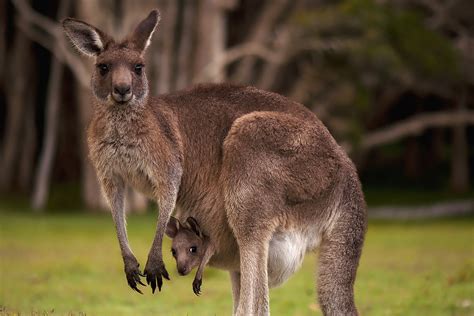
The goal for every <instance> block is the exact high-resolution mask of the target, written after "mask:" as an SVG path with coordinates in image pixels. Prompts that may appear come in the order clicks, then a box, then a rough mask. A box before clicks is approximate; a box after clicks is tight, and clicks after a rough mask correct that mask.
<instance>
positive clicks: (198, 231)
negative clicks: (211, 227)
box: [186, 217, 202, 238]
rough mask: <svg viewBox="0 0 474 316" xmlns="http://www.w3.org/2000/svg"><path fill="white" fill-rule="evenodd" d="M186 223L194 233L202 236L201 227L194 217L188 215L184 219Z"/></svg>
mask: <svg viewBox="0 0 474 316" xmlns="http://www.w3.org/2000/svg"><path fill="white" fill-rule="evenodd" d="M186 223H187V224H188V225H189V228H191V230H192V231H193V232H194V233H195V234H196V235H198V237H200V238H202V231H201V227H199V224H198V222H197V221H196V219H195V218H194V217H188V219H187V220H186Z"/></svg>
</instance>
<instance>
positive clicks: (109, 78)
mask: <svg viewBox="0 0 474 316" xmlns="http://www.w3.org/2000/svg"><path fill="white" fill-rule="evenodd" d="M159 19H160V14H159V12H158V10H153V11H152V12H151V13H150V14H149V15H148V16H147V17H146V18H145V19H144V20H143V21H141V22H140V23H139V24H138V26H137V27H136V28H135V29H134V30H133V31H132V32H131V33H130V34H129V35H128V36H127V37H125V38H124V39H123V40H121V41H116V40H114V39H113V38H112V37H110V36H109V35H108V34H106V33H105V32H103V31H101V30H100V29H98V28H96V27H94V26H92V25H90V24H88V23H86V22H83V21H80V20H76V19H73V18H66V19H65V20H63V22H62V24H63V28H64V30H65V33H66V35H67V36H68V37H69V39H70V40H71V41H72V43H73V44H74V45H75V46H76V48H77V49H78V50H79V51H80V52H82V53H84V54H85V55H87V56H90V57H92V58H93V59H94V63H95V69H94V70H93V74H92V80H91V85H92V94H93V96H94V97H93V101H92V102H93V107H94V114H93V117H92V120H91V122H90V124H89V127H88V137H87V142H88V147H89V156H90V159H91V161H92V163H93V165H94V166H95V169H96V172H97V176H98V178H99V182H100V183H101V187H102V190H103V193H104V195H105V196H106V198H107V201H108V203H109V205H110V208H111V212H112V218H113V220H114V223H115V227H116V231H117V238H118V241H119V245H120V251H121V254H122V258H123V262H124V270H125V276H126V279H127V282H128V284H129V286H130V287H131V288H132V289H133V290H135V291H137V292H140V293H141V290H140V288H138V285H140V284H143V283H142V282H141V278H140V277H141V276H144V277H146V281H147V283H148V284H149V285H150V286H151V289H152V292H153V293H154V292H155V289H156V287H158V290H159V291H161V288H162V285H163V278H165V279H168V280H169V276H168V272H167V270H166V268H165V265H164V263H163V255H162V241H163V237H164V234H165V230H166V227H167V224H168V222H169V220H170V216H171V215H172V213H173V212H174V214H175V215H176V216H177V217H179V218H188V217H190V216H192V217H194V218H198V219H199V220H200V226H201V228H202V229H203V231H205V232H207V233H208V234H209V239H210V240H212V241H213V248H214V255H213V256H212V258H211V259H210V261H209V264H211V265H213V266H216V267H218V268H221V269H225V270H227V271H229V273H230V279H231V283H232V294H233V295H232V296H233V299H234V314H236V315H268V314H269V312H270V310H269V294H268V292H269V290H268V288H269V284H270V282H269V281H271V282H274V283H275V284H276V283H278V282H282V281H283V280H284V279H285V278H286V277H287V275H289V274H291V273H292V272H293V271H294V270H295V268H296V267H297V266H298V264H299V263H300V262H301V260H302V257H303V256H304V253H305V252H307V251H313V250H314V249H316V247H318V246H319V249H320V251H319V273H318V280H317V284H318V297H319V302H320V306H321V309H322V310H323V313H324V314H325V315H357V309H356V306H355V303H354V290H353V285H354V281H355V278H356V271H357V267H358V263H359V258H360V255H361V251H362V246H363V241H364V236H365V231H366V226H367V216H366V206H365V201H364V196H363V193H362V190H361V185H360V181H359V179H358V176H357V172H356V169H355V167H354V165H353V163H352V162H351V160H350V159H349V158H348V157H347V155H346V154H345V152H344V151H343V150H342V149H341V148H340V147H339V146H338V145H337V143H336V141H335V140H334V138H333V137H332V136H331V135H330V133H329V131H328V130H327V129H326V127H325V126H324V125H323V123H322V122H321V121H320V120H319V119H318V118H317V117H316V116H315V114H314V113H312V112H311V111H310V110H308V109H307V108H305V107H304V106H303V105H301V104H299V103H297V102H294V101H291V100H289V99H287V98H285V97H283V96H281V95H278V94H275V93H271V92H266V91H262V90H259V89H256V88H253V87H247V86H236V85H231V84H204V85H198V86H196V87H194V88H190V89H187V90H184V91H178V92H174V93H170V94H164V95H160V96H157V97H155V96H150V95H149V88H148V82H147V77H146V72H145V61H144V54H145V51H146V48H147V47H148V45H149V44H150V41H151V38H152V35H153V33H154V31H155V29H156V27H157V25H158V23H159ZM126 184H127V185H130V186H132V187H134V188H135V189H137V190H139V191H141V192H143V193H145V194H146V195H148V196H149V197H150V198H152V199H154V200H155V201H157V203H158V205H159V212H158V220H157V224H156V233H155V236H154V239H153V242H152V245H151V249H150V252H149V254H148V259H147V262H146V264H145V269H144V270H143V274H142V273H141V271H140V269H139V262H138V260H137V259H136V257H135V255H134V254H133V252H132V250H131V248H130V245H129V242H128V238H127V231H126V225H125V213H124V189H125V185H126ZM272 262H278V264H275V266H274V267H272V265H271V263H272ZM281 267H287V268H288V269H289V271H288V272H287V271H283V270H282V271H277V272H276V273H275V272H274V271H273V270H272V269H274V270H275V269H276V270H281V269H280V268H281ZM275 275H277V276H278V275H279V276H280V277H279V278H274V277H273V276H275Z"/></svg>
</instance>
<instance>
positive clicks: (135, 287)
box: [132, 285, 143, 295]
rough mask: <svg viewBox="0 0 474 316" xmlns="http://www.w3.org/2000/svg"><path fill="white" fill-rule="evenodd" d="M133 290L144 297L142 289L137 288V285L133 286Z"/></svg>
mask: <svg viewBox="0 0 474 316" xmlns="http://www.w3.org/2000/svg"><path fill="white" fill-rule="evenodd" d="M132 289H133V290H135V291H137V292H138V293H140V294H142V295H143V292H142V291H140V289H139V288H137V286H136V285H135V286H132Z"/></svg>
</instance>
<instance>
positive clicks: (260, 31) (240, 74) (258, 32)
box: [234, 0, 288, 83]
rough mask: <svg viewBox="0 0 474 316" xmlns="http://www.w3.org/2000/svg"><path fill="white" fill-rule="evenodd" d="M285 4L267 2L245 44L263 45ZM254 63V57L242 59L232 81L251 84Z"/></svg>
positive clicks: (278, 1) (280, 1)
mask: <svg viewBox="0 0 474 316" xmlns="http://www.w3.org/2000/svg"><path fill="white" fill-rule="evenodd" d="M287 4H288V1H287V0H276V1H268V2H267V3H266V5H265V7H264V9H263V10H262V14H261V16H260V17H259V18H258V19H257V23H256V25H255V27H254V29H253V31H252V33H251V34H250V36H249V38H248V40H247V42H255V43H260V44H261V43H265V42H266V40H268V36H269V34H270V33H271V30H272V28H273V27H274V26H275V23H276V21H277V19H278V18H279V17H280V15H281V14H282V12H283V11H284V9H285V8H286V7H287ZM256 61H257V59H256V57H255V56H248V57H245V58H243V59H242V61H241V62H240V64H239V67H238V69H237V72H236V74H235V78H234V80H235V81H236V82H240V83H251V82H252V74H253V73H254V68H255V63H256Z"/></svg>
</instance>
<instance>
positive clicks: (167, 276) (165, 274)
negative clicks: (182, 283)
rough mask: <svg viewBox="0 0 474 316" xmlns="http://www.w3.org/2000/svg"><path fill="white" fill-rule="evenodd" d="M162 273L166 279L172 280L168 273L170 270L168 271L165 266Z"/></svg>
mask: <svg viewBox="0 0 474 316" xmlns="http://www.w3.org/2000/svg"><path fill="white" fill-rule="evenodd" d="M162 275H163V277H164V278H165V279H166V280H168V281H169V280H170V276H169V275H168V271H166V269H165V268H163V272H162Z"/></svg>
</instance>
